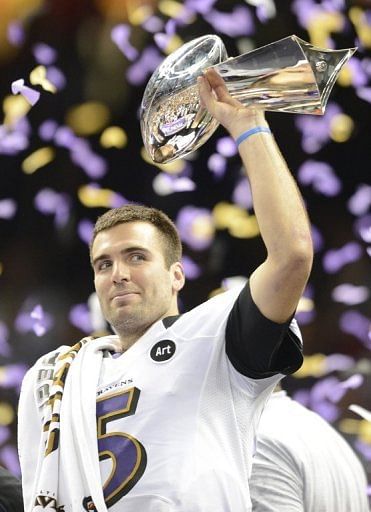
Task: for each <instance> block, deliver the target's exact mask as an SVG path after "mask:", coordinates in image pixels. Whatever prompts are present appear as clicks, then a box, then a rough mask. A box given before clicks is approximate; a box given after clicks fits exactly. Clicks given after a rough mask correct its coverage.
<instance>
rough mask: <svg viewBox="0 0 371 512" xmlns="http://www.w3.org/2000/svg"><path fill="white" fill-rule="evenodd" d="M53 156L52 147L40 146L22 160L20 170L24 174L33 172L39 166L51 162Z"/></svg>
mask: <svg viewBox="0 0 371 512" xmlns="http://www.w3.org/2000/svg"><path fill="white" fill-rule="evenodd" d="M54 158H55V151H54V149H53V148H50V147H46V148H40V149H38V150H36V151H34V152H33V153H31V155H29V156H28V157H27V158H26V159H25V160H23V162H22V171H23V172H24V173H26V174H33V173H34V172H36V171H37V170H38V169H40V167H44V166H45V165H47V164H49V163H50V162H52V161H53V160H54Z"/></svg>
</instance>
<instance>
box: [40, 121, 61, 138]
mask: <svg viewBox="0 0 371 512" xmlns="http://www.w3.org/2000/svg"><path fill="white" fill-rule="evenodd" d="M57 130H58V123H57V122H56V121H54V120H53V119H47V120H46V121H44V122H43V123H41V124H40V126H39V137H40V138H41V139H42V140H45V141H50V140H53V139H54V137H55V135H56V132H57Z"/></svg>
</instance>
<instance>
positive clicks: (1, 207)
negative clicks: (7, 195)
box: [0, 199, 17, 219]
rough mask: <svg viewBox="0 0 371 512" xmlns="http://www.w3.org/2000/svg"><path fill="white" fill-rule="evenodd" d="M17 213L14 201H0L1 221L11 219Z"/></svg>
mask: <svg viewBox="0 0 371 512" xmlns="http://www.w3.org/2000/svg"><path fill="white" fill-rule="evenodd" d="M16 212H17V203H16V202H15V201H14V199H0V219H11V218H13V217H14V215H15V214H16Z"/></svg>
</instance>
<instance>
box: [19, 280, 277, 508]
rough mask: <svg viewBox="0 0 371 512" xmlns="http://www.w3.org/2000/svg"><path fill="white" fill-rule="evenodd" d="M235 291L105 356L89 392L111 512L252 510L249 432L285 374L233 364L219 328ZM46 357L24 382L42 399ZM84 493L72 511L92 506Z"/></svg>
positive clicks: (63, 495)
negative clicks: (257, 374)
mask: <svg viewBox="0 0 371 512" xmlns="http://www.w3.org/2000/svg"><path fill="white" fill-rule="evenodd" d="M239 292H240V288H239V289H236V288H235V289H232V290H230V291H228V292H226V293H223V294H220V295H218V296H216V297H214V298H212V299H210V300H209V301H207V302H205V303H203V304H201V305H200V306H198V307H197V308H195V309H193V310H192V311H190V312H187V313H185V314H183V315H182V316H180V317H179V318H178V319H177V320H176V322H175V323H173V324H172V325H171V326H170V327H168V328H166V327H165V325H164V323H163V321H161V320H160V321H158V322H156V323H155V324H154V325H152V327H151V328H150V329H149V330H148V331H147V332H146V333H145V334H144V335H143V336H142V337H141V338H140V339H139V340H138V341H137V342H136V343H135V344H134V345H133V346H132V347H130V349H128V350H127V351H126V352H124V353H123V354H113V355H112V354H110V353H107V354H105V355H106V357H103V359H102V365H101V369H100V376H99V382H98V385H97V388H96V389H92V390H91V393H96V400H97V401H96V403H97V407H96V415H97V443H98V453H99V459H100V461H99V468H100V474H101V481H102V488H103V493H104V499H105V503H106V506H107V509H108V510H109V511H111V512H119V511H120V512H121V511H124V510H125V512H140V511H142V512H214V511H215V512H247V511H249V510H251V504H250V496H249V487H248V483H247V482H248V478H249V474H250V471H251V463H252V454H253V451H254V443H255V435H256V429H257V425H258V422H259V418H260V415H261V413H262V410H263V407H264V404H265V402H266V401H267V399H268V397H269V396H270V394H271V392H272V390H273V388H274V387H275V385H276V384H277V382H278V381H279V380H280V379H281V377H282V376H283V375H281V374H277V375H273V376H270V377H268V378H263V379H252V378H249V377H246V376H244V375H242V374H240V373H238V372H237V371H236V370H235V369H234V367H233V366H232V364H231V363H230V361H229V359H228V357H227V355H226V350H225V327H226V322H227V319H228V316H229V313H230V311H231V308H232V306H233V304H234V302H235V300H236V298H237V296H238V294H239ZM247 341H248V340H247ZM77 357H78V356H77ZM43 360H44V361H45V358H44V359H41V360H40V361H39V363H37V364H36V365H35V368H36V369H35V368H34V369H32V370H31V371H30V372H31V373H33V375H34V376H33V377H32V378H30V377H27V379H26V380H25V384H24V387H26V386H33V387H34V389H35V393H36V394H35V396H36V397H38V398H39V399H40V397H42V390H44V391H45V389H46V388H45V382H43V381H42V379H40V375H41V374H40V368H42V364H43V363H42V361H43ZM73 364H74V363H73ZM37 368H38V370H37ZM45 375H46V374H45ZM46 377H48V378H50V375H46ZM82 378H83V377H82ZM67 379H68V377H67ZM35 380H36V381H37V380H38V382H35ZM43 386H44V387H43ZM23 392H24V393H25V390H23ZM44 398H45V397H44ZM21 403H22V400H21ZM81 406H82V407H84V404H82V405H81ZM25 414H26V412H25V411H24V410H23V411H22V410H20V415H25ZM38 414H39V417H38V419H37V420H36V421H35V419H32V420H30V421H29V425H30V431H29V432H28V433H27V432H26V430H27V429H25V428H24V427H22V428H20V437H22V439H20V456H21V466H22V472H24V485H25V487H26V489H25V492H24V495H25V500H30V499H31V498H30V496H31V494H30V490H29V489H30V487H32V485H34V482H33V479H34V475H33V474H32V471H33V469H32V467H29V461H30V459H32V457H34V458H35V459H36V460H37V455H36V450H37V449H38V448H37V447H38V443H37V439H40V436H38V433H37V431H36V430H37V429H39V430H40V429H41V421H42V407H41V408H40V410H39V413H38ZM35 429H36V430H35ZM27 436H28V439H29V441H30V444H33V448H30V444H28V447H29V449H30V450H31V453H29V452H27V454H26V453H25V449H26V448H27V439H25V437H27ZM32 450H34V451H35V453H34V454H33V455H32ZM35 463H36V462H35V461H34V464H35ZM97 463H98V461H97ZM60 464H61V465H63V457H61V461H60ZM59 474H60V475H63V467H61V468H60V471H59ZM58 493H59V494H58V499H57V502H58V504H59V505H63V506H64V510H65V511H66V512H70V511H75V510H76V511H77V510H78V509H77V508H76V507H74V506H72V505H71V504H70V503H69V495H68V493H69V491H68V485H67V483H65V482H64V480H63V478H61V481H60V485H59V491H58ZM84 493H86V490H84V489H81V504H82V506H81V507H80V509H79V510H84V509H86V510H88V509H92V510H94V508H93V504H92V503H91V502H90V501H89V496H88V495H86V494H85V495H84ZM27 509H28V508H27V503H26V510H27Z"/></svg>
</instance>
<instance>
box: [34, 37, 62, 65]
mask: <svg viewBox="0 0 371 512" xmlns="http://www.w3.org/2000/svg"><path fill="white" fill-rule="evenodd" d="M32 53H33V55H34V57H35V59H36V61H37V62H38V63H39V64H43V65H45V66H49V65H50V64H53V63H54V62H55V60H56V58H57V52H56V50H55V49H54V48H52V47H51V46H49V45H48V44H45V43H37V44H35V45H34V46H33V48H32Z"/></svg>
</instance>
